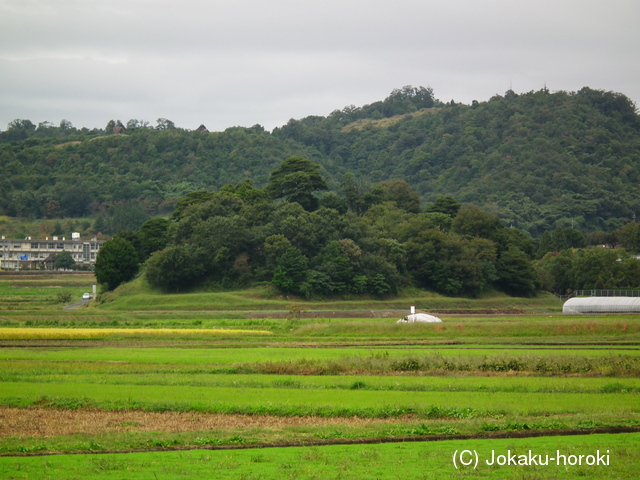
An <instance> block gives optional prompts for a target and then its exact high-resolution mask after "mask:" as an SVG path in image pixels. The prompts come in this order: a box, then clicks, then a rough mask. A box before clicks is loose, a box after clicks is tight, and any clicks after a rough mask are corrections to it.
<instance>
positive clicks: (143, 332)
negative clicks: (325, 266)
mask: <svg viewBox="0 0 640 480" xmlns="http://www.w3.org/2000/svg"><path fill="white" fill-rule="evenodd" d="M185 335H189V336H193V335H203V336H208V335H213V336H220V335H272V333H271V332H269V331H266V330H238V329H185V328H55V327H54V328H0V340H35V339H38V340H87V339H105V338H111V337H151V336H154V337H155V336H162V337H178V336H185Z"/></svg>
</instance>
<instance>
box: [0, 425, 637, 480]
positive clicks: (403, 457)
mask: <svg viewBox="0 0 640 480" xmlns="http://www.w3.org/2000/svg"><path fill="white" fill-rule="evenodd" d="M638 443H640V434H638V433H635V434H619V435H586V436H571V437H543V438H527V439H494V440H491V441H487V440H481V439H470V440H445V441H440V442H415V443H385V444H378V445H334V446H322V447H319V446H313V447H289V448H266V449H259V450H255V449H243V450H227V451H220V450H219V451H210V450H191V451H174V452H154V453H129V454H101V455H61V456H54V457H30V458H16V457H13V458H11V457H5V458H0V476H2V478H4V479H6V480H14V479H16V480H17V479H25V478H29V479H31V478H56V479H71V478H92V479H96V480H98V479H113V478H127V479H145V480H146V479H156V478H196V479H201V478H216V479H247V480H249V479H256V480H257V479H263V480H267V479H276V480H280V479H288V478H291V479H309V480H311V479H318V480H320V479H323V480H324V479H327V478H336V479H337V478H358V479H372V480H375V479H380V478H386V479H387V478H388V479H424V480H427V479H433V480H441V479H458V478H473V479H503V478H516V479H540V480H553V479H568V478H569V479H572V478H585V477H588V478H591V479H593V480H598V479H603V480H604V479H614V478H616V479H635V478H637V473H638V470H637V467H638V459H637V453H638V450H637V448H633V446H634V445H638ZM463 451H464V452H469V454H465V455H463V456H462V457H461V460H462V461H463V462H464V463H467V462H469V459H472V460H475V456H470V455H475V453H477V454H478V463H477V466H476V464H475V461H474V462H473V463H472V464H470V465H468V466H465V465H463V464H462V463H460V458H458V462H457V465H458V468H456V466H455V465H454V461H453V459H454V456H456V452H457V453H458V455H461V454H462V452H463ZM558 454H559V455H558ZM509 455H511V456H512V461H513V462H515V461H520V462H523V461H526V462H527V463H528V462H530V458H533V461H535V462H536V463H538V464H537V465H524V464H523V465H513V464H508V461H509V460H508V458H509ZM501 456H502V457H504V458H502V459H501ZM551 458H552V459H554V460H553V461H551V460H550V459H551ZM500 460H502V463H505V464H504V465H499V464H498V461H500ZM540 463H543V464H545V465H540ZM558 463H559V465H558ZM570 463H575V465H571V464H570ZM589 463H591V465H589ZM490 464H491V465H490ZM474 467H475V468H474Z"/></svg>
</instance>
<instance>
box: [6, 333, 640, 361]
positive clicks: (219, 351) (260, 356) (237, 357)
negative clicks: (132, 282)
mask: <svg viewBox="0 0 640 480" xmlns="http://www.w3.org/2000/svg"><path fill="white" fill-rule="evenodd" d="M7 330H13V329H7ZM42 330H45V331H46V330H48V329H42ZM71 330H72V331H73V330H75V329H71ZM123 330H125V331H126V330H127V329H123ZM151 331H152V332H153V331H154V330H151ZM180 331H182V330H180ZM221 331H224V330H221ZM249 332H250V333H254V332H256V330H250V331H249ZM506 355H508V356H511V357H513V356H523V357H524V356H526V355H529V356H531V357H536V358H545V357H549V358H550V357H561V356H563V357H571V356H579V357H581V358H584V357H594V358H595V357H605V358H606V357H612V356H625V357H640V348H637V347H615V348H614V347H606V348H597V347H596V348H594V347H578V348H576V347H567V348H540V347H525V346H517V347H513V346H510V347H489V346H478V347H473V348H469V347H466V346H464V345H462V346H447V347H442V346H435V347H434V346H425V347H367V348H364V347H331V348H313V347H311V348H300V347H293V346H292V347H228V348H157V347H149V348H135V349H131V348H117V347H101V348H93V347H87V348H56V349H55V350H54V349H46V350H43V349H26V348H3V349H2V351H1V353H0V358H2V359H24V360H27V359H28V360H49V361H52V360H61V361H93V362H101V361H102V362H108V361H120V362H144V363H148V362H150V363H174V364H178V363H184V364H212V365H221V364H224V365H230V364H240V363H243V364H244V363H257V362H282V361H294V360H309V361H314V360H337V359H345V358H348V359H354V360H358V359H386V358H402V357H414V358H416V359H419V358H420V357H446V358H455V357H460V358H465V357H496V356H506Z"/></svg>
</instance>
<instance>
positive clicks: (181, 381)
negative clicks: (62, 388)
mask: <svg viewBox="0 0 640 480" xmlns="http://www.w3.org/2000/svg"><path fill="white" fill-rule="evenodd" d="M0 380H2V381H4V382H9V381H11V382H17V381H22V382H27V381H28V382H39V383H61V382H62V383H101V384H107V385H180V386H192V387H230V388H280V389H311V390H317V389H334V390H393V391H408V392H416V391H417V392H519V393H527V392H537V393H640V379H638V378H608V377H604V378H603V377H562V378H557V377H533V376H531V377H518V376H493V377H475V376H446V377H443V376H437V377H434V376H373V375H339V376H329V375H323V376H315V375H298V376H293V375H284V376H283V375H260V374H224V373H219V374H205V373H190V374H188V375H185V374H184V373H168V372H167V373H155V374H149V373H137V374H130V373H125V372H117V371H116V372H113V373H106V372H96V373H93V374H43V373H39V372H37V371H31V370H21V371H20V372H16V371H7V370H5V369H0Z"/></svg>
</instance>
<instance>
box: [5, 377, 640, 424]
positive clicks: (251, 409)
mask: <svg viewBox="0 0 640 480" xmlns="http://www.w3.org/2000/svg"><path fill="white" fill-rule="evenodd" d="M0 402H2V403H3V404H4V405H7V406H17V407H27V406H31V405H46V406H54V407H65V406H67V407H69V408H78V407H96V408H104V409H136V408H137V409H146V410H150V411H162V410H175V411H203V412H210V413H245V414H272V415H284V416H304V415H319V416H362V417H390V416H400V415H406V414H416V415H419V416H423V417H425V418H446V417H451V418H464V417H465V416H469V417H470V416H475V415H487V414H504V413H515V414H521V415H530V414H542V413H544V414H560V413H589V412H592V413H597V412H601V411H603V410H605V411H607V412H620V413H634V414H635V413H639V412H640V402H638V399H637V395H634V394H624V393H611V394H608V395H602V394H592V393H518V392H415V391H412V392H406V391H361V390H328V389H327V390H305V389H295V390H294V389H291V390H287V391H286V394H285V393H284V392H283V390H282V389H280V388H230V387H195V386H194V387H189V388H184V387H182V386H170V385H118V386H117V388H114V386H112V385H104V384H98V383H62V382H61V383H30V382H5V383H3V384H2V389H1V391H0Z"/></svg>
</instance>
